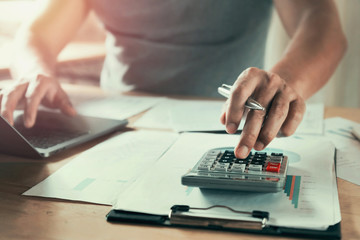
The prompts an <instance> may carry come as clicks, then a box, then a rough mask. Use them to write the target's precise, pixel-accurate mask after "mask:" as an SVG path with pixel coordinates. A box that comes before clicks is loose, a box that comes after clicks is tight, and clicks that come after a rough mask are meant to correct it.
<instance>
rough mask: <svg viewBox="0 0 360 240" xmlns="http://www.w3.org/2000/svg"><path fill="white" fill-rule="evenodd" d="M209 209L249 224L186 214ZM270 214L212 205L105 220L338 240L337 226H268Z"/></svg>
mask: <svg viewBox="0 0 360 240" xmlns="http://www.w3.org/2000/svg"><path fill="white" fill-rule="evenodd" d="M212 208H226V209H228V210H229V211H232V212H233V213H237V214H239V215H243V216H246V217H247V218H249V217H250V218H251V220H249V219H247V220H239V219H227V218H213V217H202V216H196V215H192V214H189V211H190V210H194V209H195V210H201V211H207V210H210V209H212ZM269 217H270V214H269V213H268V212H265V211H256V210H254V211H252V212H246V211H238V210H234V209H232V208H229V207H227V206H222V205H215V206H211V207H208V208H195V207H190V206H187V205H174V206H172V207H171V209H170V210H169V214H168V215H154V214H147V213H140V212H132V211H125V210H116V209H113V210H111V211H110V212H109V213H108V214H107V215H106V219H107V221H108V222H117V223H135V224H148V225H158V226H168V227H187V228H199V229H209V230H223V231H232V232H244V233H254V234H262V235H276V236H289V237H302V238H312V239H314V238H316V239H341V226H340V222H339V223H337V224H335V225H332V226H329V227H328V228H327V229H326V230H312V229H297V228H287V227H276V226H269V225H268V224H267V221H268V219H269Z"/></svg>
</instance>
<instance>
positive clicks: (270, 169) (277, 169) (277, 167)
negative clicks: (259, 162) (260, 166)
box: [266, 164, 280, 173]
mask: <svg viewBox="0 0 360 240" xmlns="http://www.w3.org/2000/svg"><path fill="white" fill-rule="evenodd" d="M266 171H268V172H277V173H278V172H280V164H278V165H272V164H268V165H267V167H266Z"/></svg>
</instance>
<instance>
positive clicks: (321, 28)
mask: <svg viewBox="0 0 360 240" xmlns="http://www.w3.org/2000/svg"><path fill="white" fill-rule="evenodd" d="M345 50H346V39H345V36H344V34H343V32H342V30H341V26H340V23H339V21H338V18H336V17H335V18H334V16H333V15H332V12H330V13H328V12H326V11H320V12H319V11H317V10H316V9H312V10H311V11H308V12H307V13H306V14H304V15H303V17H302V18H301V19H300V21H299V22H298V24H297V27H296V31H295V32H294V33H293V35H292V38H291V41H290V43H289V45H288V47H287V49H286V50H285V52H284V54H283V56H282V58H281V59H280V61H279V62H278V63H277V64H276V65H275V66H273V68H272V69H271V70H270V71H271V72H274V73H277V74H278V75H279V76H281V77H282V78H283V79H285V80H286V81H287V83H288V84H289V85H290V86H291V87H292V88H293V89H295V91H297V92H298V94H299V95H300V96H302V97H303V98H304V99H308V98H309V97H310V96H312V95H313V94H314V93H315V92H317V91H318V90H319V89H320V88H321V87H323V86H324V85H325V84H326V82H327V81H328V80H329V78H330V77H331V75H332V74H333V72H334V71H335V69H336V67H337V65H338V63H339V62H340V60H341V58H342V56H343V55H344V53H345Z"/></svg>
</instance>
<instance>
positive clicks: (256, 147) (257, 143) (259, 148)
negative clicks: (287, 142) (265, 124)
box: [254, 141, 265, 150]
mask: <svg viewBox="0 0 360 240" xmlns="http://www.w3.org/2000/svg"><path fill="white" fill-rule="evenodd" d="M264 147H265V144H263V143H262V142H260V141H259V142H256V143H255V147H254V148H255V149H256V150H263V149H264Z"/></svg>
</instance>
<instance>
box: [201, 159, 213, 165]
mask: <svg viewBox="0 0 360 240" xmlns="http://www.w3.org/2000/svg"><path fill="white" fill-rule="evenodd" d="M213 163H214V159H204V160H202V161H201V164H207V165H212V164H213Z"/></svg>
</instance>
